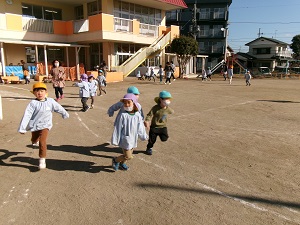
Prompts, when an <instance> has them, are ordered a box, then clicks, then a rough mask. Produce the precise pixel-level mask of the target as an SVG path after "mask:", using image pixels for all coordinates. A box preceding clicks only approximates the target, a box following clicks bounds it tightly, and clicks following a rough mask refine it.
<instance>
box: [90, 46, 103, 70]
mask: <svg viewBox="0 0 300 225" xmlns="http://www.w3.org/2000/svg"><path fill="white" fill-rule="evenodd" d="M90 58H91V68H94V67H95V66H97V65H98V66H99V65H100V63H101V62H102V61H103V47H102V43H92V44H90Z"/></svg>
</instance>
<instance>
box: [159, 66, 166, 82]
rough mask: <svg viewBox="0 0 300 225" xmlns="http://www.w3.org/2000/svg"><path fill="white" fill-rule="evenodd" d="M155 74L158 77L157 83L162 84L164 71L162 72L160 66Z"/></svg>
mask: <svg viewBox="0 0 300 225" xmlns="http://www.w3.org/2000/svg"><path fill="white" fill-rule="evenodd" d="M157 74H158V75H159V82H160V83H162V81H163V76H164V71H163V68H162V65H159V70H158V72H157Z"/></svg>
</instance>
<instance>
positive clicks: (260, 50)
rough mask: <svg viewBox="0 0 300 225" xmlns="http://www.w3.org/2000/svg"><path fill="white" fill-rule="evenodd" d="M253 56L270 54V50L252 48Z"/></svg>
mask: <svg viewBox="0 0 300 225" xmlns="http://www.w3.org/2000/svg"><path fill="white" fill-rule="evenodd" d="M253 54H254V55H263V54H271V48H253Z"/></svg>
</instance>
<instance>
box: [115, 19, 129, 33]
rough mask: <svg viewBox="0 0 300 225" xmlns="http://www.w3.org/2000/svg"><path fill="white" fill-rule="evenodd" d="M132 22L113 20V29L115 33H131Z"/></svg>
mask: <svg viewBox="0 0 300 225" xmlns="http://www.w3.org/2000/svg"><path fill="white" fill-rule="evenodd" d="M132 27H133V21H132V20H129V19H123V18H118V17H115V18H114V29H115V31H123V32H130V33H131V32H132V31H133V29H132Z"/></svg>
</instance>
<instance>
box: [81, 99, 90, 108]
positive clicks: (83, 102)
mask: <svg viewBox="0 0 300 225" xmlns="http://www.w3.org/2000/svg"><path fill="white" fill-rule="evenodd" d="M88 99H89V98H86V97H82V98H81V103H82V110H83V111H86V110H87V109H88V108H89V106H88V105H87V100H88Z"/></svg>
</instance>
